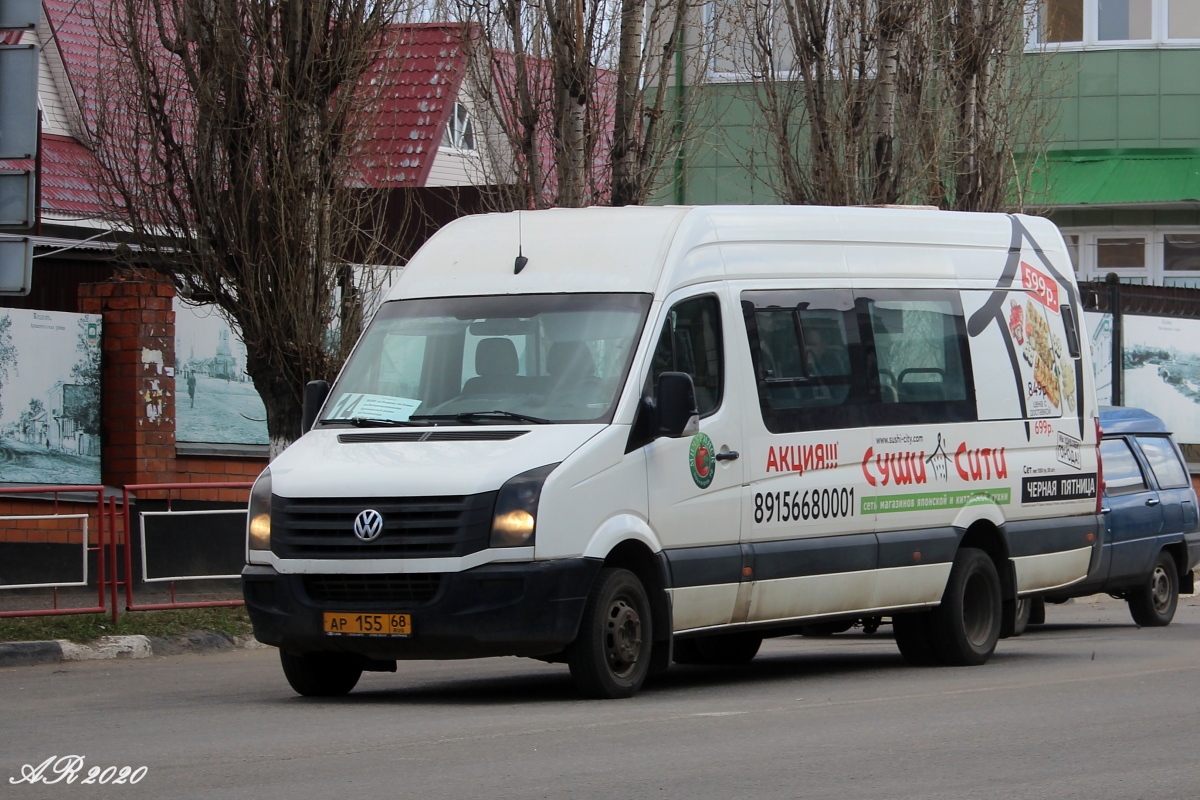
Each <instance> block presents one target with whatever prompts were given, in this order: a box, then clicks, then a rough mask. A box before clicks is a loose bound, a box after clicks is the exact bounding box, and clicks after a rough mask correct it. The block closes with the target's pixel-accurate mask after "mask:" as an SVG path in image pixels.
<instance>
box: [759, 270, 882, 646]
mask: <svg viewBox="0 0 1200 800" xmlns="http://www.w3.org/2000/svg"><path fill="white" fill-rule="evenodd" d="M740 302H741V313H742V323H743V326H744V328H745V331H746V341H745V343H744V344H743V345H742V346H743V347H746V348H748V351H749V355H750V358H749V359H746V358H742V359H740V360H739V362H738V365H737V379H736V380H737V382H738V383H744V384H745V385H747V386H753V387H755V388H756V394H757V398H756V399H757V402H753V401H749V400H748V407H747V409H746V429H745V430H746V451H747V452H746V455H747V458H746V467H745V469H746V476H747V480H748V484H747V487H746V490H745V492H744V494H743V500H742V503H743V518H742V542H743V545H744V546H745V547H746V548H747V549H748V550H749V551H750V552H751V553H752V554H753V559H754V562H753V564H752V567H753V577H754V581H755V582H754V589H753V593H752V597H751V601H750V603H749V605H748V607H747V609H746V620H747V621H748V622H767V621H772V620H784V619H803V618H805V617H813V616H820V615H823V614H834V613H839V612H845V611H857V610H861V609H865V608H871V607H873V602H874V601H873V598H874V595H875V578H876V570H875V568H876V566H877V563H878V549H879V548H878V547H877V544H876V537H875V533H874V526H875V511H874V510H873V506H874V500H875V495H876V491H877V489H876V485H875V484H876V483H877V482H878V481H877V480H876V479H875V478H873V477H872V476H871V471H870V470H871V468H872V467H871V462H870V458H871V452H872V450H871V448H872V445H873V438H872V434H871V427H870V423H871V408H872V407H873V406H875V405H877V399H878V395H879V387H878V385H877V383H872V382H871V381H869V380H868V377H867V373H868V369H867V358H866V353H865V352H864V350H863V344H862V336H861V322H860V320H859V315H858V313H857V310H856V308H855V302H854V296H853V292H852V291H851V290H849V289H809V288H804V289H801V288H796V287H794V286H793V287H790V288H774V289H768V288H762V289H757V288H747V289H745V290H743V291H742V292H741V294H740Z"/></svg>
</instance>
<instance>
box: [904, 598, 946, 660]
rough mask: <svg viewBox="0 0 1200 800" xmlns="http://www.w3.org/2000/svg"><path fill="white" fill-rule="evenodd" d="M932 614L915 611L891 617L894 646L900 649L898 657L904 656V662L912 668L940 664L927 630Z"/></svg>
mask: <svg viewBox="0 0 1200 800" xmlns="http://www.w3.org/2000/svg"><path fill="white" fill-rule="evenodd" d="M932 613H933V612H931V611H917V612H910V613H908V614H896V615H895V616H893V617H892V634H893V635H894V636H895V637H896V646H897V647H898V648H900V655H902V656H904V660H905V661H907V662H908V663H909V664H912V665H913V666H914V667H931V666H934V665H935V664H940V663H941V661H940V659H939V658H938V654H937V651H936V650H935V649H934V647H933V637H932V635H931V634H930V630H929V623H930V617H931V615H932Z"/></svg>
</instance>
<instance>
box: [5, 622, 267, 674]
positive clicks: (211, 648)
mask: <svg viewBox="0 0 1200 800" xmlns="http://www.w3.org/2000/svg"><path fill="white" fill-rule="evenodd" d="M266 646H267V645H265V644H261V643H260V642H258V641H257V640H256V639H255V638H254V637H253V636H232V635H230V634H228V633H225V632H224V631H190V632H188V633H183V634H180V635H178V636H101V637H100V638H99V639H97V640H96V641H95V642H94V643H91V644H77V643H76V642H69V641H67V640H66V639H56V640H52V641H46V642H0V668H2V667H28V666H34V665H37V664H58V663H61V662H63V661H97V660H102V659H110V658H149V657H151V656H178V655H183V654H185V653H210V652H217V651H221V650H234V649H238V648H244V649H259V648H263V647H266Z"/></svg>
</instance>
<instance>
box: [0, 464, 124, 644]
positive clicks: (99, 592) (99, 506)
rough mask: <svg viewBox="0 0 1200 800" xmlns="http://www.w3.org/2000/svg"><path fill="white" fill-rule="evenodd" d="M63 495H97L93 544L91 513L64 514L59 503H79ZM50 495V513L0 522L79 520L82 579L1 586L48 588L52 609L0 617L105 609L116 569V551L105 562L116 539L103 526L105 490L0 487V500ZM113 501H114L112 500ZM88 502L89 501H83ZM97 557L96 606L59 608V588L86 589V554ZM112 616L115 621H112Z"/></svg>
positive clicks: (15, 516) (16, 516)
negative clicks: (93, 541) (106, 596)
mask: <svg viewBox="0 0 1200 800" xmlns="http://www.w3.org/2000/svg"><path fill="white" fill-rule="evenodd" d="M66 493H70V494H91V493H95V495H96V543H95V545H93V544H92V542H91V532H90V530H89V528H88V520H89V519H90V518H91V516H92V515H91V513H90V512H89V513H86V514H83V513H63V512H62V511H61V510H60V502H71V503H73V504H74V503H78V502H79V501H61V500H60V496H61V495H63V494H66ZM46 494H49V495H51V496H52V498H51V501H50V508H51V513H49V514H6V515H3V516H0V520H27V519H31V520H49V519H80V520H82V521H83V524H82V531H81V533H82V541H81V545H80V548H81V551H82V552H81V555H82V562H83V570H82V576H81V579H80V580H78V581H71V580H67V581H36V582H33V583H19V584H2V585H0V590H3V589H43V588H49V589H51V590H52V591H51V604H52V607H51V608H42V609H22V610H7V611H0V617H46V616H56V615H62V614H103V613H104V612H105V611H106V610H107V609H106V608H105V602H104V595H105V589H106V588H107V586H108V584H109V583H110V582H111V580H110V574H109V573H110V571H114V570H115V564H116V562H115V560H113V558H115V553H116V551H115V549H114V550H110V553H111V555H112V557H110V558H109V559H107V563H106V559H105V546H106V544H109V543H110V540H115V538H116V537H115V536H108V535H107V534H108V533H109V532H111V530H112V528H111V527H106V526H105V509H104V487H103V486H20V487H4V488H0V498H3V497H6V496H12V495H21V496H22V497H27V496H29V495H46ZM112 499H113V500H114V501H115V498H112ZM33 502H45V501H43V500H42V499H41V498H35V500H34V501H33ZM85 502H90V501H85ZM89 553H95V554H96V605H94V606H86V607H74V606H71V607H67V608H60V607H59V605H58V590H59V589H60V588H66V587H72V586H86V585H87V584H88V554H89ZM115 616H116V615H115V613H114V620H115Z"/></svg>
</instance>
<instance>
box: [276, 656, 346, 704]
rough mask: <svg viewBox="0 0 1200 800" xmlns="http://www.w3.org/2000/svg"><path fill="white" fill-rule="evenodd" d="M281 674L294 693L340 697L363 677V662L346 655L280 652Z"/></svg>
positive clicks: (306, 695)
mask: <svg viewBox="0 0 1200 800" xmlns="http://www.w3.org/2000/svg"><path fill="white" fill-rule="evenodd" d="M279 662H280V664H282V665H283V674H284V677H286V678H287V681H288V683H289V684H291V686H292V688H293V689H295V690H296V693H297V694H301V695H304V696H305V697H341V696H342V695H345V694H349V693H350V690H351V689H353V688H354V687H355V686H356V685H357V684H358V679H359V678H361V677H362V673H363V670H362V659H360V658H358V656H354V655H350V654H347V653H303V654H298V653H289V652H288V651H286V650H280V651H279Z"/></svg>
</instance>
